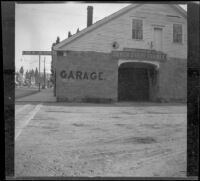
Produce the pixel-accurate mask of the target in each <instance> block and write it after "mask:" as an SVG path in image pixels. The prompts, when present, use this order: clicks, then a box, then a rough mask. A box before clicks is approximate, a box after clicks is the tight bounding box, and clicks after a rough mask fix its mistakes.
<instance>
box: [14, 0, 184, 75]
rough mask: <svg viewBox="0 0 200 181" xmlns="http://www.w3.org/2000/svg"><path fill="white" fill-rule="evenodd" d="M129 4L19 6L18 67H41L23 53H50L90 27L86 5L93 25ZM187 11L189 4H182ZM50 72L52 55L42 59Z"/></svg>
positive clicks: (16, 31) (16, 13)
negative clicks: (56, 44) (69, 37)
mask: <svg viewBox="0 0 200 181" xmlns="http://www.w3.org/2000/svg"><path fill="white" fill-rule="evenodd" d="M128 5H130V4H127V3H80V2H79V3H76V2H69V1H68V2H66V3H59V4H53V3H52V4H17V3H16V6H15V68H16V71H19V69H20V67H21V66H23V68H24V69H25V71H27V70H31V69H34V70H35V68H36V67H37V68H38V67H39V56H29V55H22V51H51V45H52V43H53V42H55V41H56V38H57V36H59V37H60V40H61V41H62V40H64V39H66V38H67V37H68V31H70V32H71V33H72V34H75V33H76V31H77V28H79V30H82V29H84V28H86V26H87V6H93V23H95V22H96V21H99V20H101V19H103V18H104V17H106V16H109V15H110V14H112V13H114V12H116V11H118V10H120V9H122V8H124V7H126V6H128ZM181 6H182V7H183V8H184V9H185V10H187V6H186V5H181ZM44 59H45V69H46V72H48V73H50V67H51V56H41V66H40V71H41V72H43V70H44Z"/></svg>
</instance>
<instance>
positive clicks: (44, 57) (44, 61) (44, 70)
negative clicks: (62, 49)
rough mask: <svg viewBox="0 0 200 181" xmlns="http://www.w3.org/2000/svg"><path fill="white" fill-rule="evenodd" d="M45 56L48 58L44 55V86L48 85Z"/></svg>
mask: <svg viewBox="0 0 200 181" xmlns="http://www.w3.org/2000/svg"><path fill="white" fill-rule="evenodd" d="M45 58H46V57H44V88H45V87H46V71H45Z"/></svg>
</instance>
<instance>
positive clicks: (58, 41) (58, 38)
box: [56, 36, 60, 44]
mask: <svg viewBox="0 0 200 181" xmlns="http://www.w3.org/2000/svg"><path fill="white" fill-rule="evenodd" d="M58 43H60V37H59V36H57V39H56V44H58Z"/></svg>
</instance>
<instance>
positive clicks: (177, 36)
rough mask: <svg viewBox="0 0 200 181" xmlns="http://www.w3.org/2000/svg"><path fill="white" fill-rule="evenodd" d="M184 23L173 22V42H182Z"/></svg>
mask: <svg viewBox="0 0 200 181" xmlns="http://www.w3.org/2000/svg"><path fill="white" fill-rule="evenodd" d="M182 35H183V33H182V25H181V24H173V42H174V43H182Z"/></svg>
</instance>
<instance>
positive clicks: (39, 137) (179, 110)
mask: <svg viewBox="0 0 200 181" xmlns="http://www.w3.org/2000/svg"><path fill="white" fill-rule="evenodd" d="M15 109H16V115H15V125H16V130H15V131H16V133H17V135H18V136H17V138H15V176H17V177H18V176H20V177H21V176H89V177H93V176H115V177H118V176H122V177H125V176H131V177H138V176H142V177H151V176H153V177H155V176H160V177H173V176H175V177H179V176H181V177H184V176H186V166H187V165H186V153H187V152H186V149H187V147H186V143H187V135H186V130H187V108H186V105H184V104H177V105H175V104H172V105H170V104H153V103H152V104H151V103H148V104H145V103H140V104H139V103H138V104H131V103H121V104H120V103H116V104H106V105H103V104H72V103H71V104H66V103H65V104H64V103H48V104H47V103H46V104H45V103H44V104H41V105H40V106H39V107H38V104H37V103H35V104H28V103H20V104H18V103H16V107H15ZM36 109H37V110H36Z"/></svg>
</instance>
